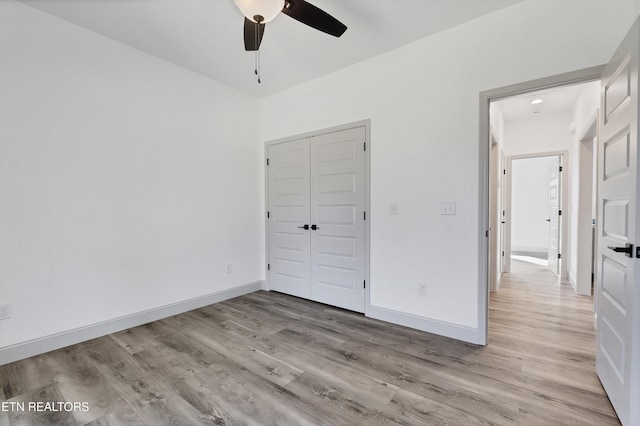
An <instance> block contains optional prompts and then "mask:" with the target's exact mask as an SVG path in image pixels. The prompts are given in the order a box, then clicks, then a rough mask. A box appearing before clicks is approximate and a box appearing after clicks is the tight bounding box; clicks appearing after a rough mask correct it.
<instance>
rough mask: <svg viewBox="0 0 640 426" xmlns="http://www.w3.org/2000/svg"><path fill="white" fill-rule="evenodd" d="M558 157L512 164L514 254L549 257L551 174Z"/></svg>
mask: <svg viewBox="0 0 640 426" xmlns="http://www.w3.org/2000/svg"><path fill="white" fill-rule="evenodd" d="M550 167H558V157H557V156H553V157H536V158H522V159H517V160H513V162H512V163H511V182H512V183H511V250H512V252H513V251H528V252H540V253H546V252H547V251H548V247H549V222H547V221H546V220H545V219H547V218H548V217H549V171H550Z"/></svg>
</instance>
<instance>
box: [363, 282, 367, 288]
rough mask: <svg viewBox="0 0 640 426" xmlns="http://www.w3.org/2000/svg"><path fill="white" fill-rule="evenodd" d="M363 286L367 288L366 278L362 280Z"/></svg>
mask: <svg viewBox="0 0 640 426" xmlns="http://www.w3.org/2000/svg"><path fill="white" fill-rule="evenodd" d="M363 284H364V287H363V288H367V280H364V281H363Z"/></svg>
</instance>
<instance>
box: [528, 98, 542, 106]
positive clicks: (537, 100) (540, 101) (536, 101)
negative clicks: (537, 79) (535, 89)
mask: <svg viewBox="0 0 640 426" xmlns="http://www.w3.org/2000/svg"><path fill="white" fill-rule="evenodd" d="M542 102H544V101H543V100H542V99H534V100H532V101H531V105H538V104H541V103H542Z"/></svg>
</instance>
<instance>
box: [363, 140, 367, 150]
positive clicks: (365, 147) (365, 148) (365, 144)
mask: <svg viewBox="0 0 640 426" xmlns="http://www.w3.org/2000/svg"><path fill="white" fill-rule="evenodd" d="M363 146H364V150H365V151H366V150H367V143H366V142H365V143H364V145H363Z"/></svg>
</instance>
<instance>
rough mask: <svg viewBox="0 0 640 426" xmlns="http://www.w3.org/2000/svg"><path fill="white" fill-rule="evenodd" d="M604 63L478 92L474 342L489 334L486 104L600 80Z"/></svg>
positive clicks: (487, 129) (487, 114) (487, 113)
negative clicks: (475, 319)
mask: <svg viewBox="0 0 640 426" xmlns="http://www.w3.org/2000/svg"><path fill="white" fill-rule="evenodd" d="M604 68H605V65H598V66H595V67H591V68H585V69H581V70H577V71H571V72H567V73H563V74H557V75H553V76H549V77H544V78H540V79H536V80H530V81H525V82H522V83H516V84H512V85H509V86H504V87H499V88H496V89H491V90H485V91H482V92H480V94H479V100H480V111H479V112H480V122H479V131H480V136H479V144H480V146H479V156H478V162H479V167H478V176H479V179H478V186H479V188H478V329H477V335H476V338H475V339H474V341H475V343H478V344H481V345H486V344H487V342H488V340H487V338H488V334H489V238H487V236H486V232H487V231H488V230H489V131H490V126H489V105H490V103H491V101H496V100H499V99H503V98H508V97H512V96H516V95H520V94H523V93H527V92H532V91H536V90H544V89H551V88H556V87H561V86H567V85H571V84H578V83H586V82H589V81H595V80H599V79H600V74H601V73H602V71H603V70H604Z"/></svg>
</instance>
